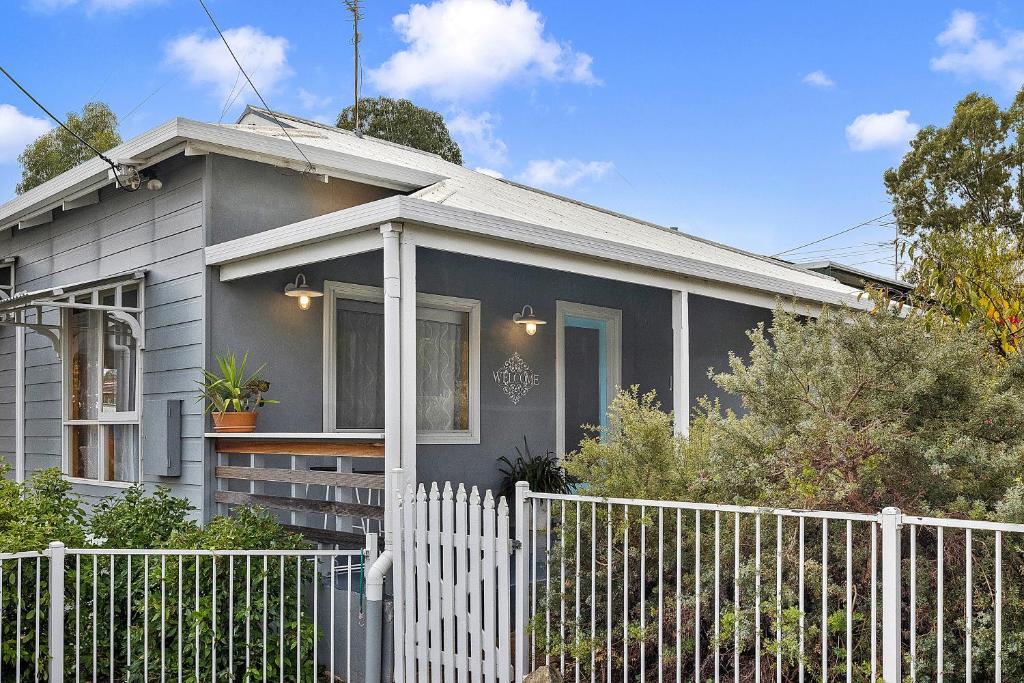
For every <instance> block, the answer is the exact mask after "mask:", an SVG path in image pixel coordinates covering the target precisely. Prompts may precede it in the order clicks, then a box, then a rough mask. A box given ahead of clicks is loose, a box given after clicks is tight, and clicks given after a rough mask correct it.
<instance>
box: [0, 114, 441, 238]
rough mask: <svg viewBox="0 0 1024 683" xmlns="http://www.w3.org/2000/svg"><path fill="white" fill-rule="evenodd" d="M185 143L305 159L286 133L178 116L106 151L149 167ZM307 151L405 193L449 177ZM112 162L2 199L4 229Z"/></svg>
mask: <svg viewBox="0 0 1024 683" xmlns="http://www.w3.org/2000/svg"><path fill="white" fill-rule="evenodd" d="M185 142H194V143H198V144H197V145H194V146H193V148H194V149H195V148H196V147H198V148H200V149H201V148H202V147H203V146H204V145H207V146H209V149H210V151H213V150H216V151H220V152H222V153H224V154H226V155H229V156H238V157H243V158H250V159H253V160H256V161H261V162H264V163H270V164H278V165H292V166H294V164H295V163H297V162H301V163H302V164H303V168H304V167H305V159H304V158H303V157H302V155H301V154H299V152H298V150H297V149H296V148H295V146H294V145H293V144H292V143H291V142H289V141H288V140H287V139H286V138H272V137H269V136H266V135H261V134H259V133H250V132H246V131H244V130H238V129H235V128H226V127H224V126H217V125H213V124H208V123H200V122H198V121H192V120H189V119H183V118H175V119H172V120H170V121H168V122H167V123H165V124H163V125H160V126H157V127H156V128H152V129H150V130H148V131H146V132H145V133H142V134H141V135H138V136H136V137H134V138H132V139H131V140H128V141H127V142H125V143H122V144H120V145H118V146H117V147H114V148H112V149H110V150H108V151H107V152H106V154H105V156H107V157H108V158H110V159H137V160H143V159H144V160H145V164H144V165H145V166H149V165H152V164H155V163H158V162H159V161H162V160H163V159H166V158H167V157H168V156H171V155H173V154H177V153H179V152H180V151H182V150H183V149H184V147H181V148H180V149H179V148H178V146H179V145H183V144H184V143H185ZM300 147H301V149H302V151H303V152H304V153H305V154H306V156H308V157H309V159H310V161H312V162H313V164H314V165H315V166H317V173H318V174H321V175H330V176H334V177H338V178H345V179H348V180H354V181H357V182H361V183H365V184H368V185H376V186H379V187H387V188H390V189H395V190H400V191H403V192H406V191H411V190H418V189H420V188H423V187H426V186H427V185H432V184H433V183H436V182H439V181H441V180H443V179H444V177H443V176H440V175H437V174H435V173H427V172H424V171H418V170H416V169H410V168H406V167H404V166H399V165H396V164H390V163H386V162H382V161H375V160H373V159H366V158H363V157H358V156H354V155H351V154H345V153H342V152H335V151H332V150H329V149H324V148H321V147H311V146H309V145H302V144H301V143H300ZM109 170H110V167H109V166H108V165H107V163H106V162H105V161H103V160H102V159H100V158H98V157H93V158H92V159H89V160H88V161H85V162H83V163H81V164H79V165H78V166H75V167H74V168H72V169H70V170H69V171H66V172H64V173H62V174H60V175H59V176H57V177H55V178H51V179H50V180H48V181H46V182H45V183H43V184H41V185H39V186H38V187H34V188H32V189H31V190H29V191H28V192H26V193H24V194H22V195H19V196H17V197H15V198H14V199H12V200H10V201H9V202H6V203H4V204H0V230H3V229H5V228H10V227H13V226H15V225H17V224H18V222H19V221H24V220H25V219H26V218H28V217H31V216H34V215H35V214H38V213H42V212H44V211H49V210H51V209H56V208H60V207H61V206H62V205H63V203H64V201H65V199H68V198H73V197H79V196H82V195H85V194H88V193H89V192H92V191H93V190H98V189H100V188H102V187H105V186H107V185H109V184H110V183H111V181H110V179H109V177H108V171H109Z"/></svg>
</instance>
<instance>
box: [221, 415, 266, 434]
mask: <svg viewBox="0 0 1024 683" xmlns="http://www.w3.org/2000/svg"><path fill="white" fill-rule="evenodd" d="M213 431H215V432H225V433H235V434H237V433H241V432H255V431H256V413H252V412H246V413H218V412H214V413H213Z"/></svg>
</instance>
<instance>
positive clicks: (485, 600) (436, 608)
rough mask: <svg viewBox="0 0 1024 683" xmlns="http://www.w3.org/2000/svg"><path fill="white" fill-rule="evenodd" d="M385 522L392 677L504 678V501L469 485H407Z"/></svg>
mask: <svg viewBox="0 0 1024 683" xmlns="http://www.w3.org/2000/svg"><path fill="white" fill-rule="evenodd" d="M396 476H397V475H396ZM396 480H398V481H400V480H401V479H400V478H397V479H396ZM391 521H392V524H393V529H394V537H395V539H396V543H395V548H394V576H395V583H394V596H395V602H394V604H395V618H394V628H395V680H396V681H417V680H418V681H432V682H433V681H456V680H457V681H459V683H464V682H466V681H480V682H482V683H491V682H494V683H510V682H511V681H512V680H513V671H512V648H513V633H512V606H511V590H510V587H511V556H512V553H513V548H512V543H511V540H510V538H509V506H508V503H507V502H506V501H505V499H504V498H500V499H498V500H497V501H495V499H494V496H493V495H492V494H491V492H490V491H487V492H485V493H484V495H483V497H482V498H481V496H480V493H479V492H478V491H477V489H476V487H473V489H472V490H470V491H469V492H468V494H467V492H466V489H465V487H464V486H462V485H459V488H458V490H457V491H453V490H452V487H451V484H449V483H446V484H445V485H444V489H443V491H440V490H439V489H438V486H437V484H436V483H435V484H433V485H432V486H431V487H430V492H429V494H428V493H427V490H426V489H425V488H424V487H423V485H422V484H421V485H420V486H419V488H418V489H415V490H414V489H413V488H412V486H411V485H410V486H408V487H407V488H406V490H405V492H404V495H401V496H399V497H398V500H397V502H396V506H395V512H394V514H393V515H392V518H391Z"/></svg>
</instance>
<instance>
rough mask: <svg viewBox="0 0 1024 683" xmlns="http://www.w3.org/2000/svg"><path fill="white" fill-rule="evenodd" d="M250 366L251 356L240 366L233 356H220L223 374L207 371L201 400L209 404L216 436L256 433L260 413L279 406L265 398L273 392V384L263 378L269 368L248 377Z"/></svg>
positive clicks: (200, 391)
mask: <svg viewBox="0 0 1024 683" xmlns="http://www.w3.org/2000/svg"><path fill="white" fill-rule="evenodd" d="M248 362H249V354H248V353H246V354H245V355H244V356H242V360H241V361H240V362H239V360H238V358H236V357H235V354H233V353H227V354H225V355H223V356H217V366H218V368H219V370H220V374H217V373H213V372H210V371H209V370H203V379H202V381H199V382H197V384H199V387H200V390H199V398H198V400H199V401H203V402H205V403H206V411H207V412H209V413H211V414H212V415H213V431H215V432H235V433H238V432H255V431H256V414H257V413H258V412H259V409H260V408H262V407H263V406H265V405H268V404H271V403H277V401H272V400H270V399H267V398H264V395H265V394H266V393H267V392H268V391H270V382H268V381H267V380H266V379H265V378H264V376H263V371H264V369H265V368H266V365H265V364H264V365H261V366H260V367H259V368H258V369H257V370H256V371H255V372H253V373H252V374H251V375H246V374H245V368H246V365H247V364H248Z"/></svg>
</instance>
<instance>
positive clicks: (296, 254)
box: [220, 229, 384, 282]
mask: <svg viewBox="0 0 1024 683" xmlns="http://www.w3.org/2000/svg"><path fill="white" fill-rule="evenodd" d="M383 247H384V240H383V238H382V237H381V234H380V232H378V231H376V230H372V229H366V230H361V231H353V232H352V233H348V234H346V235H344V236H341V237H337V238H335V239H332V240H329V241H326V242H321V243H319V244H307V245H303V246H299V247H294V248H291V249H286V250H284V251H277V252H271V253H268V254H264V255H262V256H257V257H255V258H252V259H248V260H245V261H237V262H234V263H225V264H224V265H222V266H221V267H220V281H221V282H230V281H231V280H238V279H241V278H244V277H250V276H252V275H261V274H263V273H272V272H274V271H277V270H287V269H288V268H296V267H299V266H305V265H308V264H310V263H317V262H320V261H329V260H332V259H338V258H345V257H346V256H355V255H356V254H363V253H366V252H368V251H376V250H377V249H382V248H383Z"/></svg>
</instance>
